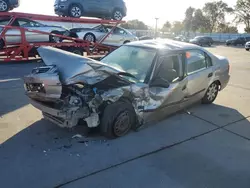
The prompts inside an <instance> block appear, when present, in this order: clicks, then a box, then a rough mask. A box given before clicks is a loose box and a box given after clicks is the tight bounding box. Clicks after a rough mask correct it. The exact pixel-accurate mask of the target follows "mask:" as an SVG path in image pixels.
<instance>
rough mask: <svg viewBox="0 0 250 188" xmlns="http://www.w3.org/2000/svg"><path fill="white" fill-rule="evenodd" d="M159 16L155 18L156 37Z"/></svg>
mask: <svg viewBox="0 0 250 188" xmlns="http://www.w3.org/2000/svg"><path fill="white" fill-rule="evenodd" d="M158 20H159V18H155V38H157V23H158Z"/></svg>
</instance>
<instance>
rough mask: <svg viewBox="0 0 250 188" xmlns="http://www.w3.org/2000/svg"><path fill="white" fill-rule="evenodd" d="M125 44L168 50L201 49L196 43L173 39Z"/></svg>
mask: <svg viewBox="0 0 250 188" xmlns="http://www.w3.org/2000/svg"><path fill="white" fill-rule="evenodd" d="M125 45H126V46H137V47H146V48H153V49H158V50H169V51H171V50H189V49H201V47H199V46H197V45H194V44H190V43H186V42H180V41H175V40H171V39H153V40H142V41H136V42H130V43H127V44H125Z"/></svg>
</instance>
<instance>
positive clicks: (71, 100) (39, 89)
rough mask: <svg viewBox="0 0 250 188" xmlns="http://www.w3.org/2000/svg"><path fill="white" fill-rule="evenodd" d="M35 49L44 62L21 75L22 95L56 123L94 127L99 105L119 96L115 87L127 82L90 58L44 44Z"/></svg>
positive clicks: (99, 112)
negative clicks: (23, 90)
mask: <svg viewBox="0 0 250 188" xmlns="http://www.w3.org/2000/svg"><path fill="white" fill-rule="evenodd" d="M38 52H39V54H40V55H41V57H42V59H43V61H44V63H45V66H43V67H39V68H35V69H33V70H32V72H31V73H30V74H29V75H27V76H25V77H24V87H25V90H26V95H27V96H28V97H29V98H30V99H31V101H30V103H31V104H32V105H33V106H34V107H36V108H37V109H39V110H41V111H42V113H43V115H44V117H45V118H46V119H48V120H50V121H52V122H54V123H56V124H58V125H59V126H60V127H68V128H71V127H74V126H76V125H77V124H87V126H88V127H97V126H98V125H99V124H100V114H101V112H102V110H103V106H104V105H106V104H108V103H110V101H113V102H114V101H116V100H118V99H119V98H120V97H122V95H123V94H124V92H123V91H121V90H120V89H119V88H120V87H122V86H127V85H129V84H130V83H129V82H128V81H123V80H122V79H121V80H120V78H119V77H117V76H114V74H113V72H114V71H115V70H113V69H111V68H109V67H108V68H107V67H106V66H104V65H102V64H98V62H96V61H94V60H90V59H88V58H83V57H80V56H77V55H75V54H70V53H67V52H64V51H62V50H58V49H52V48H47V47H41V48H39V49H38ZM97 69H98V70H97ZM116 78H118V80H116Z"/></svg>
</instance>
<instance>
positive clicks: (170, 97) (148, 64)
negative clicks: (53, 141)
mask: <svg viewBox="0 0 250 188" xmlns="http://www.w3.org/2000/svg"><path fill="white" fill-rule="evenodd" d="M38 52H39V54H40V56H41V58H42V59H43V62H44V63H45V66H43V67H38V68H35V69H34V70H33V71H32V72H31V73H30V74H29V75H26V76H25V77H24V83H25V90H26V94H27V96H28V97H29V98H30V99H31V104H32V105H33V106H35V107H36V108H38V109H40V110H41V111H42V112H43V115H44V117H45V118H46V119H48V120H50V121H52V122H54V123H56V124H58V125H59V126H61V127H68V128H70V127H74V126H76V125H82V126H88V127H89V128H92V127H100V130H101V132H102V133H103V134H104V135H105V136H107V137H110V138H115V137H120V136H124V135H125V134H127V133H128V132H129V130H130V129H138V128H139V127H140V126H141V125H143V124H144V123H148V122H152V121H155V120H157V121H158V120H160V119H162V118H164V117H166V115H169V114H171V113H174V112H176V111H179V110H181V109H183V108H186V107H187V106H189V105H190V104H193V103H195V102H197V101H200V100H201V101H202V103H204V104H210V103H212V102H213V101H214V100H215V99H216V97H217V95H218V92H219V91H220V90H222V89H223V88H225V87H226V85H227V83H228V81H229V78H230V76H229V62H228V59H226V58H225V57H222V56H216V55H213V54H211V53H210V52H208V51H207V50H205V49H203V48H201V47H199V46H197V45H192V44H188V43H183V42H177V41H173V40H145V41H137V42H131V43H128V44H124V45H122V46H121V47H119V48H118V49H116V50H114V51H113V52H111V53H109V54H108V55H106V56H105V57H104V58H102V59H101V60H100V61H95V60H92V59H89V58H84V57H81V56H78V55H74V54H71V53H68V52H65V51H62V50H58V49H55V48H51V47H40V48H39V49H38Z"/></svg>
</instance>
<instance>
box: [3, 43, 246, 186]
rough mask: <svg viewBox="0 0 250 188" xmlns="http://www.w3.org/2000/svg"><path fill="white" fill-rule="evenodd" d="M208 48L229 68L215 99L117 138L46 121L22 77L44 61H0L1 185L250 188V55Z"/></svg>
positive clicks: (221, 47) (241, 50) (227, 49)
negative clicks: (85, 133)
mask: <svg viewBox="0 0 250 188" xmlns="http://www.w3.org/2000/svg"><path fill="white" fill-rule="evenodd" d="M207 49H208V50H209V51H211V52H213V53H214V54H218V55H222V56H226V57H227V58H228V59H229V60H230V67H231V68H230V74H231V80H230V82H229V85H228V86H227V88H226V89H225V90H223V91H222V92H220V93H219V95H218V98H217V99H216V101H215V102H214V104H212V105H200V104H197V105H195V106H193V107H191V108H190V109H187V110H186V111H182V112H179V113H178V114H175V115H173V116H171V117H168V118H166V120H164V121H162V122H159V123H157V124H154V125H150V126H148V127H145V128H143V129H142V130H140V131H139V132H131V133H130V134H129V135H127V136H125V137H122V138H119V139H116V140H106V139H105V138H103V137H101V136H98V134H97V135H96V134H95V135H91V136H90V137H80V136H79V135H77V134H83V130H82V129H81V127H78V128H75V129H72V130H68V129H61V128H59V127H58V126H56V125H54V124H52V123H50V122H48V121H46V120H44V119H42V116H41V113H40V111H38V110H36V109H35V108H33V107H32V106H31V105H30V104H29V101H28V98H27V97H26V96H25V95H24V89H23V82H22V80H21V78H22V76H23V75H24V74H27V73H29V72H30V71H31V69H32V68H33V67H36V66H38V65H39V63H24V64H23V63H19V64H1V65H0V143H1V145H0V182H1V184H0V187H10V188H12V187H13V188H14V187H36V188H40V187H42V188H44V187H45V188H47V187H48V188H49V187H63V188H78V187H93V188H96V187H100V188H106V187H107V188H108V187H114V188H120V187H121V188H123V187H124V188H125V187H126V188H127V187H133V188H134V187H157V188H158V187H164V188H165V187H171V188H188V187H192V188H196V187H197V188H217V187H218V188H223V187H226V188H231V187H232V188H235V187H240V188H249V187H250V163H249V159H250V123H249V121H250V110H249V106H250V53H249V52H246V51H245V50H244V49H243V48H234V47H225V46H217V47H215V46H214V47H211V48H207ZM74 135H77V136H76V137H73V136H74Z"/></svg>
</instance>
